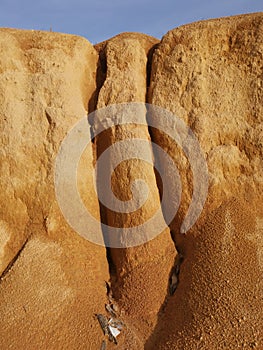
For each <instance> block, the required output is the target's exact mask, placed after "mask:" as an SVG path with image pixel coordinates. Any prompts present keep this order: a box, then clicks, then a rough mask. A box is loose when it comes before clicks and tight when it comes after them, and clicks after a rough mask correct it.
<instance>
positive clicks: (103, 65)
mask: <svg viewBox="0 0 263 350" xmlns="http://www.w3.org/2000/svg"><path fill="white" fill-rule="evenodd" d="M106 45H107V42H102V43H100V44H97V45H95V46H94V48H95V49H96V51H97V52H98V55H99V59H98V63H97V70H96V90H95V92H94V93H93V95H92V97H91V98H90V100H89V103H88V111H89V115H88V122H89V125H90V133H91V139H92V143H93V159H94V163H95V162H96V161H97V159H98V157H99V152H100V151H99V146H98V138H96V137H94V130H93V126H94V122H95V120H94V118H95V114H94V113H92V112H94V111H96V110H97V106H98V99H99V94H100V90H101V88H102V87H103V85H104V82H105V80H106V77H107V57H106ZM99 211H100V220H101V223H104V224H105V225H106V224H107V211H106V208H105V207H104V206H103V205H102V204H101V203H100V201H99ZM101 230H102V234H103V237H107V232H105V228H104V227H103V225H101ZM105 243H106V242H105ZM105 248H106V258H107V261H108V268H109V275H110V282H111V283H112V281H113V279H114V280H115V276H116V267H115V265H114V263H113V260H112V257H111V249H110V248H109V247H107V245H106V244H105Z"/></svg>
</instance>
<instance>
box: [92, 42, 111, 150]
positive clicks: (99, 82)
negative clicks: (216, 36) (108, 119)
mask: <svg viewBox="0 0 263 350" xmlns="http://www.w3.org/2000/svg"><path fill="white" fill-rule="evenodd" d="M94 48H95V50H96V51H97V52H98V55H99V59H98V62H97V68H96V89H95V91H94V93H93V94H92V96H91V98H90V100H89V102H88V113H89V115H88V122H89V125H90V126H91V127H90V134H91V135H90V136H91V141H92V143H93V144H94V143H95V138H94V132H93V124H94V117H95V115H94V113H92V112H94V111H96V109H97V105H98V98H99V93H100V90H101V88H102V86H103V84H104V82H105V80H106V76H107V60H106V53H105V48H106V43H105V42H103V43H101V44H97V45H95V46H94Z"/></svg>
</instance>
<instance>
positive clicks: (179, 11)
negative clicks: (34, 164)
mask: <svg viewBox="0 0 263 350" xmlns="http://www.w3.org/2000/svg"><path fill="white" fill-rule="evenodd" d="M259 11H263V1H262V0H180V1H179V0H162V1H160V0H108V1H106V0H93V1H90V0H74V1H72V0H53V1H51V0H42V1H38V0H0V27H12V28H23V29H36V30H49V29H50V27H51V28H52V30H53V31H56V32H63V33H70V34H77V35H82V36H84V37H86V38H87V39H88V40H89V41H91V42H92V43H98V42H100V41H103V40H105V39H108V38H110V37H112V36H114V35H116V34H118V33H121V32H126V31H135V32H142V33H146V34H149V35H152V36H155V37H157V38H161V37H162V36H163V35H164V34H165V33H166V32H167V31H168V30H170V29H172V28H175V27H178V26H179V25H182V24H186V23H190V22H194V21H197V20H201V19H208V18H215V17H222V16H229V15H235V14H241V13H249V12H259Z"/></svg>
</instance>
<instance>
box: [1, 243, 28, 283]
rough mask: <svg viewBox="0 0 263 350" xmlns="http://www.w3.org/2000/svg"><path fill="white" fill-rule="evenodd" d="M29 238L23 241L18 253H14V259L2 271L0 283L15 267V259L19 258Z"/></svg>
mask: <svg viewBox="0 0 263 350" xmlns="http://www.w3.org/2000/svg"><path fill="white" fill-rule="evenodd" d="M28 240H29V238H27V239H26V240H25V242H24V243H23V245H22V247H21V248H20V249H19V251H18V252H17V253H16V255H15V256H14V258H13V259H12V260H11V261H10V263H9V264H8V265H7V267H6V268H5V269H4V271H3V272H2V274H1V276H0V281H2V280H3V279H4V278H5V276H6V275H7V274H8V273H9V271H10V270H11V269H12V267H13V266H14V265H15V263H16V261H17V259H18V258H19V257H20V255H21V253H22V251H23V250H24V249H25V246H26V244H27V243H28Z"/></svg>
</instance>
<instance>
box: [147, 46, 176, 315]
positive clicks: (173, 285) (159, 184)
mask: <svg viewBox="0 0 263 350" xmlns="http://www.w3.org/2000/svg"><path fill="white" fill-rule="evenodd" d="M158 46H159V44H156V45H154V46H153V47H152V49H151V50H150V51H149V53H148V57H147V58H148V60H147V94H146V103H149V102H150V99H151V97H150V84H151V75H152V60H153V55H154V52H155V50H156V49H157V48H158ZM146 120H147V124H148V133H149V136H150V140H151V142H153V143H157V144H158V142H155V141H156V140H155V136H154V131H153V127H151V126H150V125H149V122H148V121H149V114H148V112H147V114H146ZM156 131H157V132H158V130H156ZM152 155H153V165H154V174H155V180H156V186H157V189H158V192H159V199H160V205H161V203H162V197H163V182H162V178H161V176H160V174H159V172H158V171H157V170H156V167H155V164H156V163H157V162H158V163H159V165H160V166H161V159H159V158H158V156H157V155H156V154H155V152H154V150H153V148H152ZM164 211H165V208H163V207H162V212H163V216H164V218H165V212H164ZM173 220H174V219H173ZM167 226H168V227H169V230H170V236H171V239H172V241H173V243H174V246H175V249H176V252H177V256H176V258H175V261H174V264H173V266H172V268H171V271H170V277H169V281H168V289H167V297H166V300H165V302H164V304H163V307H162V309H161V310H160V311H163V309H164V308H165V305H166V304H167V301H168V299H169V297H170V296H172V295H173V294H174V293H175V291H176V289H177V286H178V284H179V274H180V266H181V264H182V262H183V252H182V251H181V248H179V245H178V244H177V241H176V239H175V235H174V234H173V232H172V228H171V225H170V223H167Z"/></svg>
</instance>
